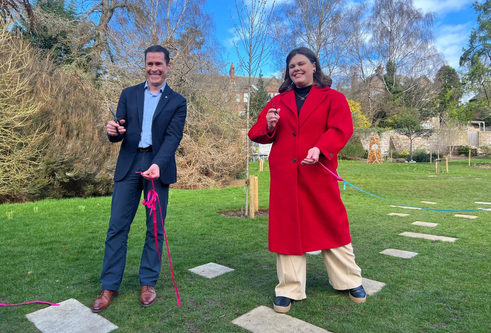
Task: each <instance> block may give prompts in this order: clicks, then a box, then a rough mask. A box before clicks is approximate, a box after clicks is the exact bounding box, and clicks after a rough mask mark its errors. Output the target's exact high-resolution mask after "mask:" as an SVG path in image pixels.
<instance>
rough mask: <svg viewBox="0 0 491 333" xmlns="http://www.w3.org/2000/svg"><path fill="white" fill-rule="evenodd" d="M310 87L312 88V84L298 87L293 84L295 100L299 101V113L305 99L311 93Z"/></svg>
mask: <svg viewBox="0 0 491 333" xmlns="http://www.w3.org/2000/svg"><path fill="white" fill-rule="evenodd" d="M310 89H312V86H308V87H304V88H298V87H297V86H296V85H293V91H294V92H295V101H296V102H297V113H298V114H299V115H300V109H301V108H302V106H303V103H304V102H305V99H306V98H307V96H308V94H309V93H310Z"/></svg>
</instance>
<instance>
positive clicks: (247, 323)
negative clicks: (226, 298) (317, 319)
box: [232, 305, 332, 333]
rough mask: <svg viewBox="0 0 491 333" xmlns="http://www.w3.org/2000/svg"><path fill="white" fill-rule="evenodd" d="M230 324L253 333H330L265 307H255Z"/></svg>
mask: <svg viewBox="0 0 491 333" xmlns="http://www.w3.org/2000/svg"><path fill="white" fill-rule="evenodd" d="M293 306H295V305H293ZM232 323H233V324H235V325H237V326H240V327H242V328H243V329H246V330H248V331H250V332H253V333H332V332H329V331H326V330H325V329H323V328H320V327H317V326H314V325H312V324H309V323H307V322H305V321H303V320H300V319H297V318H293V317H291V316H289V315H286V314H280V313H276V312H274V310H273V309H271V308H269V307H267V306H260V307H257V308H255V309H254V310H252V311H250V312H248V313H246V314H244V315H242V316H240V317H238V318H236V319H234V320H233V321H232Z"/></svg>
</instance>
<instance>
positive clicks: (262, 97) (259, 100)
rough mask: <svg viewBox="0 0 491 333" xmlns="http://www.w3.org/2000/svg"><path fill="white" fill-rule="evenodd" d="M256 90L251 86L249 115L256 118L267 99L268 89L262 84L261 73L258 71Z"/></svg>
mask: <svg viewBox="0 0 491 333" xmlns="http://www.w3.org/2000/svg"><path fill="white" fill-rule="evenodd" d="M256 88H257V90H255V89H254V88H252V89H251V90H252V91H251V96H250V98H251V101H250V103H251V104H250V109H249V110H250V111H249V113H250V114H249V116H250V117H251V118H252V119H256V118H257V116H258V115H259V113H261V111H262V110H263V109H264V107H265V106H266V104H267V103H268V100H269V95H268V91H267V90H266V87H265V86H264V80H263V73H262V71H261V72H260V73H259V79H258V80H257V87H256Z"/></svg>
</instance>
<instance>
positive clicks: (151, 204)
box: [137, 172, 181, 306]
mask: <svg viewBox="0 0 491 333" xmlns="http://www.w3.org/2000/svg"><path fill="white" fill-rule="evenodd" d="M137 173H141V172H137ZM150 180H151V181H152V189H151V190H150V191H148V194H147V198H146V199H144V200H143V201H142V204H143V205H144V206H145V207H147V208H148V209H150V215H153V234H154V237H155V247H156V248H157V253H158V254H159V260H160V268H161V269H162V272H163V273H164V275H165V276H166V277H167V275H166V274H165V272H164V267H163V266H162V256H161V254H160V251H159V241H158V239H157V207H156V205H155V203H156V202H157V203H158V205H159V211H160V219H161V223H162V230H163V231H164V239H165V245H166V247H167V256H168V257H169V266H170V272H171V276H172V282H173V283H174V289H175V290H176V297H177V305H178V306H181V298H180V297H179V291H178V290H177V285H176V280H175V279H174V270H173V269H172V260H171V258H170V251H169V243H168V242H167V235H166V233H165V228H164V219H163V218H162V207H161V206H160V199H159V195H158V194H157V192H155V184H154V182H153V178H150Z"/></svg>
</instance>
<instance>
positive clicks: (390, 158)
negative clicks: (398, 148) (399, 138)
mask: <svg viewBox="0 0 491 333" xmlns="http://www.w3.org/2000/svg"><path fill="white" fill-rule="evenodd" d="M390 163H392V149H391V150H390Z"/></svg>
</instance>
